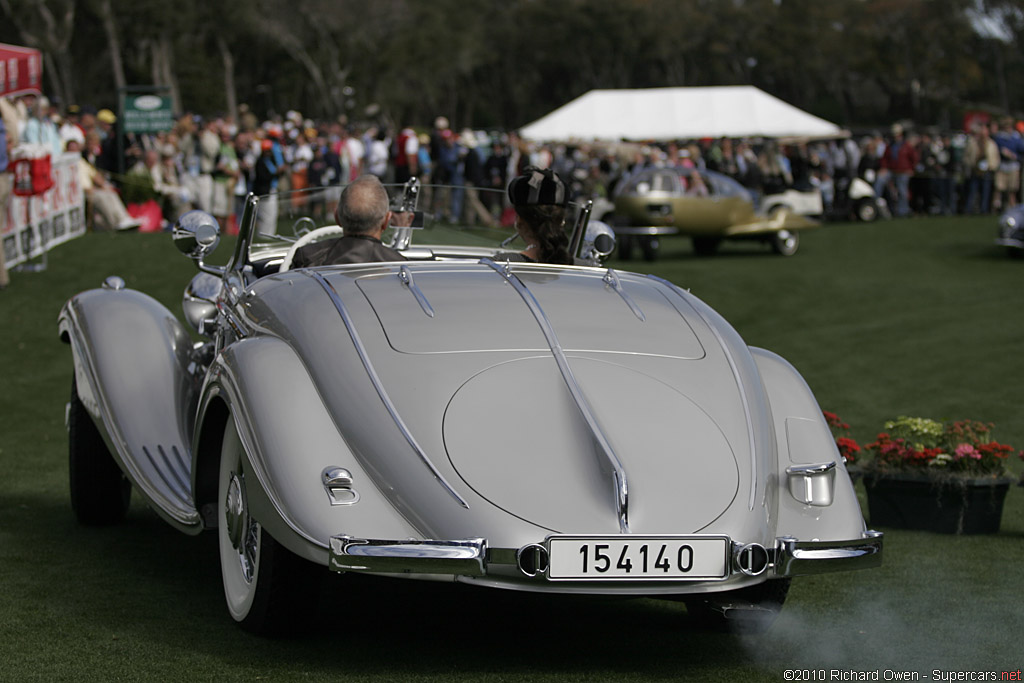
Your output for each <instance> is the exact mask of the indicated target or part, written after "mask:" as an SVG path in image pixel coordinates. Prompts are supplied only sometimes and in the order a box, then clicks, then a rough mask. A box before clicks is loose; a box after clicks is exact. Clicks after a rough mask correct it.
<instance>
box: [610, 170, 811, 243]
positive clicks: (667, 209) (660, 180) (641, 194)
mask: <svg viewBox="0 0 1024 683" xmlns="http://www.w3.org/2000/svg"><path fill="white" fill-rule="evenodd" d="M614 202H615V209H614V213H613V214H612V215H610V216H607V217H606V218H605V220H607V221H608V222H609V223H611V224H612V226H613V227H614V228H615V233H616V236H617V238H618V242H619V253H620V256H623V257H625V258H629V256H630V255H631V253H632V246H633V244H634V243H636V245H637V246H639V247H640V249H641V251H642V252H643V255H644V257H645V258H647V259H648V260H652V259H653V258H654V257H655V253H656V250H657V244H658V239H659V237H661V236H663V235H672V234H680V235H686V236H689V237H690V238H691V239H692V240H693V249H694V251H695V252H697V253H698V254H712V253H714V252H715V251H717V250H718V247H719V246H720V245H721V243H722V242H723V241H724V240H756V241H759V242H763V243H765V244H768V245H770V246H771V248H772V249H773V250H774V251H775V253H777V254H781V255H783V256H792V255H793V254H795V253H796V250H797V247H798V246H799V245H800V233H799V231H801V230H806V229H808V228H814V227H817V226H818V225H820V223H819V222H818V221H817V220H815V219H813V218H811V217H810V216H811V215H815V212H816V213H817V214H821V213H822V211H823V210H824V209H823V208H822V207H821V195H820V194H819V193H817V192H812V193H798V192H796V191H795V190H789V191H788V194H786V193H782V194H778V195H773V196H771V197H768V198H765V201H764V202H763V205H762V206H760V207H759V206H757V205H756V204H755V201H754V198H753V196H752V195H751V194H750V192H749V191H748V190H747V189H746V188H744V187H743V186H742V185H740V184H739V183H738V182H736V181H735V180H733V179H732V178H730V177H729V176H727V175H724V174H721V173H716V172H715V171H708V170H698V169H695V168H684V167H678V168H659V167H650V168H645V169H641V170H639V171H638V172H636V173H634V174H633V175H630V176H628V177H627V178H625V179H624V180H623V181H621V183H620V185H619V186H618V187H617V188H616V191H615V197H614Z"/></svg>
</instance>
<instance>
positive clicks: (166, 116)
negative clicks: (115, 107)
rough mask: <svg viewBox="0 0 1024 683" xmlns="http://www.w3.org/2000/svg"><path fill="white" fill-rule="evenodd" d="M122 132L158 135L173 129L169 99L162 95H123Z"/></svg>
mask: <svg viewBox="0 0 1024 683" xmlns="http://www.w3.org/2000/svg"><path fill="white" fill-rule="evenodd" d="M121 111H122V112H123V113H124V131H125V132H126V133H159V132H160V131H164V130H170V129H171V128H173V127H174V112H173V110H172V108H171V98H170V97H167V96H163V95H153V94H145V95H124V106H123V107H122V109H121Z"/></svg>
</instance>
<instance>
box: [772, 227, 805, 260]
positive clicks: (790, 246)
mask: <svg viewBox="0 0 1024 683" xmlns="http://www.w3.org/2000/svg"><path fill="white" fill-rule="evenodd" d="M799 246H800V235H799V234H797V233H795V232H791V231H789V230H779V231H778V232H777V233H775V234H774V235H773V236H772V249H773V250H774V251H775V253H776V254H781V255H782V256H792V255H793V254H795V253H796V250H797V247H799Z"/></svg>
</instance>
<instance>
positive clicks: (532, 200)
mask: <svg viewBox="0 0 1024 683" xmlns="http://www.w3.org/2000/svg"><path fill="white" fill-rule="evenodd" d="M508 198H509V200H510V201H511V202H512V208H513V209H514V210H515V212H516V222H515V229H516V232H517V233H519V236H520V237H521V238H522V239H523V241H524V242H526V246H525V247H524V248H523V249H522V250H521V251H519V252H500V253H498V254H495V256H494V258H495V260H498V261H522V262H527V263H558V264H564V265H571V264H572V262H573V261H572V257H571V256H570V254H569V236H568V235H566V234H565V213H566V211H565V209H566V206H567V205H568V203H569V193H568V189H567V188H566V185H565V183H564V182H562V179H561V178H559V177H558V174H557V173H555V172H554V171H552V170H550V169H546V168H545V169H541V168H536V167H533V166H530V167H528V168H526V169H525V170H524V171H523V175H521V176H517V177H516V178H513V179H512V182H510V183H509V184H508Z"/></svg>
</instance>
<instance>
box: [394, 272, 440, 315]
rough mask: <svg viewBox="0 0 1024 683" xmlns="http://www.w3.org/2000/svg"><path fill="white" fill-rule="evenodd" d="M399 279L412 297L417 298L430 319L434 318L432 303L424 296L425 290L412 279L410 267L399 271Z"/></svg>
mask: <svg viewBox="0 0 1024 683" xmlns="http://www.w3.org/2000/svg"><path fill="white" fill-rule="evenodd" d="M398 279H399V280H401V281H402V284H403V285H405V286H406V287H408V288H409V291H410V292H412V295H413V296H414V297H416V302H417V303H419V305H420V308H422V309H423V312H424V313H426V314H427V315H428V316H429V317H431V318H433V317H434V309H433V307H431V305H430V302H429V301H427V297H426V296H424V294H423V290H421V289H420V288H419V287H417V286H416V283H415V282H414V281H413V279H412V271H410V270H409V266H402V267H401V268H400V269H399V270H398Z"/></svg>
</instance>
